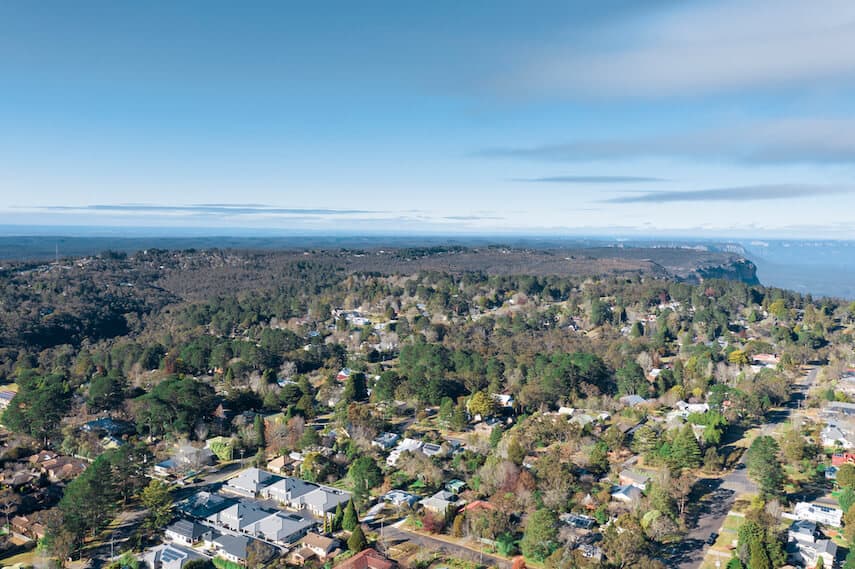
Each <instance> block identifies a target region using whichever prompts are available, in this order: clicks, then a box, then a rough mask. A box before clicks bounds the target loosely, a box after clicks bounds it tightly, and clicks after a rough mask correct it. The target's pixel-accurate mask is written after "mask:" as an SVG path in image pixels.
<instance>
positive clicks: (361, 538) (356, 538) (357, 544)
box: [347, 525, 368, 553]
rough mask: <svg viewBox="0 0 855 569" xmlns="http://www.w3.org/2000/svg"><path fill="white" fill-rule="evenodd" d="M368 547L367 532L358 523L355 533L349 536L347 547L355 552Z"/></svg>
mask: <svg viewBox="0 0 855 569" xmlns="http://www.w3.org/2000/svg"><path fill="white" fill-rule="evenodd" d="M366 547H368V540H367V539H365V534H364V533H363V532H362V526H360V525H357V526H356V527H355V528H354V529H353V533H351V534H350V537H349V538H347V548H348V549H349V550H350V551H353V552H354V553H358V552H360V551H362V550H363V549H365V548H366Z"/></svg>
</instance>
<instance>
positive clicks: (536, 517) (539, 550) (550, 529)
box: [520, 508, 558, 562]
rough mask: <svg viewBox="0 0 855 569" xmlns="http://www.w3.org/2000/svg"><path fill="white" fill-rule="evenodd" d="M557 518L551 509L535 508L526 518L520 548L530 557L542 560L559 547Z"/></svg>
mask: <svg viewBox="0 0 855 569" xmlns="http://www.w3.org/2000/svg"><path fill="white" fill-rule="evenodd" d="M557 523H558V522H557V519H556V517H555V514H554V513H552V511H551V510H547V509H546V508H541V509H539V510H535V511H534V512H533V513H532V514H531V515H530V516H529V517H528V520H526V524H525V532H524V533H523V538H522V540H521V541H520V549H521V550H522V553H523V555H524V556H526V557H527V558H528V559H531V560H534V561H538V562H541V561H543V560H544V559H546V558H547V557H549V556H550V555H551V554H552V552H553V551H555V549H556V547H557V542H556V540H557V538H558V530H557V528H556V525H557Z"/></svg>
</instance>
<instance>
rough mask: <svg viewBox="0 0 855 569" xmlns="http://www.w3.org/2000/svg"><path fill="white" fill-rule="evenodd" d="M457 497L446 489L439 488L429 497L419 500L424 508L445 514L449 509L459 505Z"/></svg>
mask: <svg viewBox="0 0 855 569" xmlns="http://www.w3.org/2000/svg"><path fill="white" fill-rule="evenodd" d="M458 500H459V499H458V497H457V495H456V494H452V493H451V492H449V491H447V490H440V491H439V492H437V493H436V494H434V495H433V496H431V497H430V498H425V499H424V500H422V501H421V502H419V503H420V504H421V505H422V506H423V507H424V509H426V510H429V511H431V512H433V513H435V514H440V515H443V516H444V515H446V514H447V513H448V511H449V510H451V509H452V508H455V507H457V506H458V505H459V503H458Z"/></svg>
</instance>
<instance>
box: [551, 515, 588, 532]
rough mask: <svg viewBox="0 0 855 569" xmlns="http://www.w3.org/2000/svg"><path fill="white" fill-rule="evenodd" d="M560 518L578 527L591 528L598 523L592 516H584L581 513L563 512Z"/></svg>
mask: <svg viewBox="0 0 855 569" xmlns="http://www.w3.org/2000/svg"><path fill="white" fill-rule="evenodd" d="M558 519H559V520H561V521H562V522H564V523H565V524H567V525H569V526H571V527H574V528H578V529H588V530H589V529H591V528H593V527H594V525H596V523H597V520H596V519H594V518H592V517H591V516H582V515H579V514H561V515H560V516H558Z"/></svg>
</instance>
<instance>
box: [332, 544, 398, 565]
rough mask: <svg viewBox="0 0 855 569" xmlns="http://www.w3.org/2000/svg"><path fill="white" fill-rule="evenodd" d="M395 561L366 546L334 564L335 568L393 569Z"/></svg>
mask: <svg viewBox="0 0 855 569" xmlns="http://www.w3.org/2000/svg"><path fill="white" fill-rule="evenodd" d="M395 567H397V563H395V562H394V561H392V560H391V559H387V558H386V557H384V556H383V555H382V554H381V553H379V552H378V551H377V550H376V549H372V548H370V547H369V548H368V549H364V550H362V551H360V552H359V553H357V554H356V555H354V556H353V557H351V558H349V559H346V560H344V561H342V562H341V563H339V564H338V565H336V569H395Z"/></svg>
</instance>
